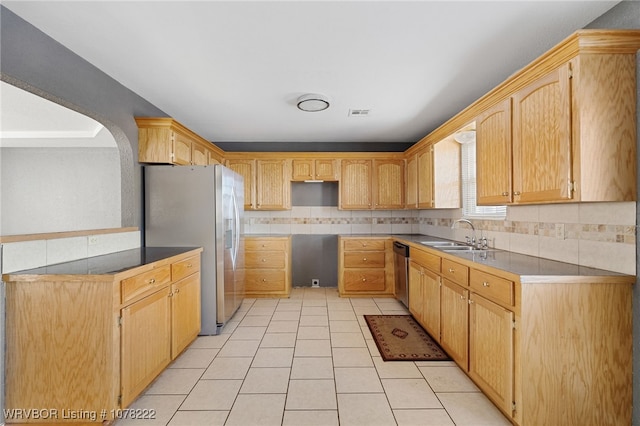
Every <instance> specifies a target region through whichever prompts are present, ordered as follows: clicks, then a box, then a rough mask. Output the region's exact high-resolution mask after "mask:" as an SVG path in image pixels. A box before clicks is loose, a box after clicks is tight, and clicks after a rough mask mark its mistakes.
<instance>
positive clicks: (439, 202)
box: [406, 137, 460, 209]
mask: <svg viewBox="0 0 640 426" xmlns="http://www.w3.org/2000/svg"><path fill="white" fill-rule="evenodd" d="M406 188H407V195H406V198H407V208H409V209H415V208H418V209H432V208H445V209H448V208H459V207H460V145H459V144H458V143H456V142H455V141H454V140H453V137H448V138H445V139H443V140H441V141H440V142H437V143H435V144H432V145H429V146H426V147H424V148H422V149H421V150H420V151H418V152H417V153H416V154H414V155H412V156H410V157H409V158H408V159H407V186H406Z"/></svg>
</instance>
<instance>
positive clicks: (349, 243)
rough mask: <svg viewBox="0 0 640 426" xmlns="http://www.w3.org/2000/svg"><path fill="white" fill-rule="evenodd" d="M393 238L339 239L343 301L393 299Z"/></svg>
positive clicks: (339, 286)
mask: <svg viewBox="0 0 640 426" xmlns="http://www.w3.org/2000/svg"><path fill="white" fill-rule="evenodd" d="M393 277H394V275H393V241H392V240H391V238H377V237H371V238H368V237H360V236H359V237H339V238H338V293H339V295H340V296H343V297H354V296H355V297H358V296H380V297H388V296H393V295H394V292H395V285H394V281H393Z"/></svg>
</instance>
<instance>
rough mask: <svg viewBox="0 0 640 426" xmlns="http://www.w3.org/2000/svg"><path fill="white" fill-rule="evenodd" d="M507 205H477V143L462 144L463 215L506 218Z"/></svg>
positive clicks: (467, 216) (468, 216)
mask: <svg viewBox="0 0 640 426" xmlns="http://www.w3.org/2000/svg"><path fill="white" fill-rule="evenodd" d="M506 216H507V207H506V206H478V205H476V143H475V141H474V142H470V143H465V144H463V145H462V217H466V218H487V219H504V218H505V217H506Z"/></svg>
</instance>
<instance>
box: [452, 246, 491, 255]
mask: <svg viewBox="0 0 640 426" xmlns="http://www.w3.org/2000/svg"><path fill="white" fill-rule="evenodd" d="M442 251H444V252H448V253H464V252H465V251H473V252H476V251H495V249H481V248H477V247H471V246H458V247H443V248H442Z"/></svg>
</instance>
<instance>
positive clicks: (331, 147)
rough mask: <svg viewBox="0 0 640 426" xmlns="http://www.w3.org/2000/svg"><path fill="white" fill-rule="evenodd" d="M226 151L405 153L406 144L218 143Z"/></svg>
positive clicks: (407, 144) (408, 145)
mask: <svg viewBox="0 0 640 426" xmlns="http://www.w3.org/2000/svg"><path fill="white" fill-rule="evenodd" d="M216 145H217V146H219V147H220V148H222V149H223V150H225V151H240V152H403V151H406V150H407V148H409V147H410V146H411V145H413V143H405V142H304V143H299V142H216Z"/></svg>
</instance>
